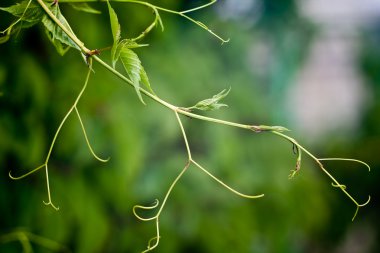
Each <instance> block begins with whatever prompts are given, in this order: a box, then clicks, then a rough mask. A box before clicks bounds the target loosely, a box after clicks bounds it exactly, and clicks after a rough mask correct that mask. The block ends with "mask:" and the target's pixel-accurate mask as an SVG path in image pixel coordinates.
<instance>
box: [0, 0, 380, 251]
mask: <svg viewBox="0 0 380 253" xmlns="http://www.w3.org/2000/svg"><path fill="white" fill-rule="evenodd" d="M322 2H324V1H321V2H319V4H318V1H305V2H302V1H299V2H295V1H291V0H286V1H259V0H251V1H249V0H246V1H243V0H240V1H228V0H225V1H220V2H218V3H217V4H215V5H213V6H212V7H210V8H208V9H205V10H201V11H199V12H196V13H193V14H191V16H192V17H194V18H196V19H199V20H201V21H203V22H204V23H206V24H207V25H208V26H209V27H210V28H211V29H212V30H213V31H214V32H216V33H218V34H220V35H221V36H222V37H225V38H230V39H231V40H230V42H229V43H227V44H224V45H220V42H219V41H218V40H217V39H216V38H214V37H213V36H211V35H210V34H208V33H207V32H206V31H205V30H203V29H201V28H200V27H197V26H195V25H194V24H192V23H190V22H188V21H186V20H184V19H183V18H181V17H178V16H174V15H170V14H164V13H163V14H162V19H163V21H164V25H165V31H164V32H163V33H162V32H161V31H160V30H159V29H156V30H154V32H152V33H151V34H149V35H148V36H147V38H146V39H145V40H144V42H146V43H149V44H150V46H149V47H147V48H141V49H136V52H137V53H138V54H139V56H140V58H141V60H142V63H143V65H144V67H145V69H146V71H147V73H148V75H149V78H150V81H151V84H152V86H153V89H154V90H155V91H156V93H157V94H158V95H159V96H160V97H162V98H163V99H165V100H167V101H169V102H171V103H173V104H175V105H179V106H191V105H193V104H195V103H196V102H197V101H199V100H202V99H204V98H208V97H211V96H212V95H214V94H216V93H218V92H219V91H221V90H222V89H226V88H229V87H231V92H230V94H229V95H228V97H227V98H226V99H225V100H224V102H225V103H227V104H228V105H229V107H228V108H223V109H222V110H220V111H216V112H209V113H207V114H206V115H208V116H213V117H217V118H223V119H226V120H231V121H236V122H242V123H250V124H265V125H282V126H285V127H288V128H290V129H292V132H291V135H292V136H293V137H295V138H296V139H297V140H298V141H299V142H300V143H302V144H304V145H305V146H306V147H307V148H308V149H309V150H311V151H312V152H313V153H314V154H315V155H317V156H319V157H349V158H356V159H361V160H364V161H366V162H367V163H368V164H370V165H371V167H372V171H371V173H368V172H367V171H366V169H365V168H364V167H362V166H360V165H358V164H351V163H347V162H329V163H327V162H326V167H327V168H328V169H329V171H330V172H331V173H332V174H333V175H335V176H336V177H337V178H338V179H339V180H340V182H342V183H344V184H346V185H347V187H348V190H349V192H351V193H352V194H353V196H354V197H356V198H357V199H358V200H359V201H365V200H366V199H367V196H368V194H370V195H371V197H372V202H371V203H370V204H369V205H368V206H366V207H364V208H362V209H360V211H359V214H358V216H357V218H356V220H355V221H354V222H351V218H352V215H353V213H354V211H355V205H354V204H353V203H352V202H351V201H350V200H349V199H348V198H347V197H346V196H345V195H344V194H343V193H342V192H341V191H339V190H338V189H336V188H333V187H331V185H330V183H331V182H330V180H329V179H328V178H327V177H326V176H325V175H324V174H323V173H322V172H321V171H320V170H319V168H318V167H317V166H316V165H315V164H313V163H312V162H311V161H310V159H308V158H307V157H306V156H304V160H303V164H302V169H301V172H300V173H299V174H298V175H297V176H296V178H294V179H292V180H289V179H288V174H289V173H290V172H289V171H290V170H291V169H293V168H294V166H295V159H296V157H295V155H294V154H293V153H292V147H291V144H290V143H288V142H286V141H284V140H282V139H279V138H278V137H276V136H272V135H270V134H266V133H260V134H255V133H252V132H246V131H243V130H241V129H234V128H231V127H226V126H220V125H215V124H210V123H205V122H201V121H198V120H194V119H192V120H191V119H188V118H183V123H184V125H185V128H186V130H187V134H188V138H189V142H190V146H191V148H192V152H193V157H194V159H195V160H196V161H198V162H199V163H201V164H202V165H204V166H205V167H206V168H208V169H209V170H210V171H211V172H212V173H214V174H215V175H216V176H218V177H219V178H222V179H223V180H224V182H226V183H228V184H229V185H231V186H232V187H234V188H236V189H239V190H241V191H242V192H244V193H253V194H259V193H265V197H264V198H262V199H258V200H247V199H241V198H239V197H238V196H236V195H233V194H232V193H231V192H229V191H227V190H225V189H224V188H222V187H221V186H220V185H218V184H217V183H215V182H214V181H213V180H212V179H211V178H209V177H208V176H207V175H206V174H204V173H202V172H201V171H200V170H198V169H197V168H196V167H194V166H193V167H191V168H190V170H189V171H188V172H187V173H186V174H185V175H184V177H183V178H182V179H181V180H180V181H179V183H178V184H177V186H176V187H175V189H174V191H173V192H172V195H171V196H170V198H169V200H168V202H167V205H166V206H165V209H164V211H163V213H162V217H161V220H160V226H161V236H162V237H161V242H160V245H159V247H158V248H157V250H156V252H291V253H296V252H339V253H340V252H380V244H379V239H380V238H379V236H380V226H379V219H378V213H379V205H378V202H377V197H378V192H379V189H378V187H377V186H378V185H377V184H378V180H379V177H380V175H379V167H380V156H379V147H380V128H379V125H380V100H379V96H380V85H379V83H380V47H379V45H380V44H379V43H380V14H379V13H380V12H379V11H377V12H376V10H379V8H378V7H379V6H378V4H377V5H376V4H374V6H371V2H376V1H367V2H366V3H367V5H368V6H365V7H366V8H364V7H363V6H361V8H355V5H352V8H351V9H352V10H351V12H349V11H350V9H349V8H348V7H347V6H349V4H348V3H345V1H338V2H337V3H334V4H332V5H331V6H329V3H327V4H326V5H324V4H322ZM349 2H354V1H349ZM202 3H203V2H202V1H175V0H165V1H159V3H157V4H158V5H160V6H165V7H167V8H170V9H175V10H182V9H187V8H192V7H194V6H197V5H199V4H202ZM339 3H340V4H339ZM12 4H13V1H10V0H6V1H4V0H3V1H2V2H1V6H9V5H12ZM351 4H352V3H351ZM112 5H113V7H114V9H115V10H116V12H117V13H118V16H119V21H120V23H121V27H122V37H123V38H125V37H134V36H136V35H138V34H139V33H140V32H141V31H142V30H143V29H145V27H146V25H148V24H149V22H150V21H151V20H152V18H153V16H152V13H151V11H150V10H149V9H147V8H145V7H141V6H138V5H133V4H122V3H113V4H112ZM60 6H61V9H62V12H63V14H64V15H65V16H66V18H67V19H68V21H69V23H70V24H71V26H72V28H73V30H74V31H75V32H76V33H77V35H78V37H79V38H80V39H81V40H82V41H84V42H85V44H86V46H87V47H88V48H103V47H107V46H109V45H111V44H112V36H111V32H110V26H109V17H108V11H107V9H106V8H105V7H106V6H105V4H101V3H98V4H93V5H92V6H94V7H96V8H97V9H99V10H101V11H102V14H101V15H92V14H86V13H81V12H78V11H76V10H74V9H73V8H71V7H70V6H68V5H66V4H63V3H61V4H60ZM329 7H331V8H329ZM334 7H335V8H334ZM343 7H345V8H343ZM375 7H376V8H375ZM347 8H348V9H349V10H348V14H347V13H346V14H342V10H347ZM363 9H364V10H363ZM326 10H328V11H327V12H326ZM334 10H335V11H336V10H339V11H337V12H336V13H335V12H334ZM365 11H369V12H370V14H371V15H367V13H366V12H365ZM343 12H344V11H343ZM363 13H364V14H363ZM359 14H360V15H363V16H360V15H359ZM0 15H1V16H0V17H1V18H0V19H1V21H0V23H1V24H0V25H1V27H0V28H1V30H3V29H5V28H6V27H7V25H9V24H10V22H11V21H12V20H14V18H13V17H12V16H10V15H8V14H7V13H5V12H1V13H0ZM345 15H346V16H345ZM350 15H351V16H350ZM342 48H343V49H342ZM100 57H101V58H103V59H104V60H106V61H107V62H109V59H110V56H109V52H103V53H102V54H101V55H100ZM339 57H341V58H339ZM342 57H343V58H342ZM342 59H343V60H342ZM120 67H121V66H118V68H120ZM86 69H87V68H86V65H85V64H84V63H83V61H82V59H81V57H80V55H79V54H78V52H77V51H75V50H70V51H69V52H68V53H67V54H66V55H65V56H63V57H61V56H59V55H58V54H57V53H56V51H55V49H54V47H53V46H52V45H51V44H50V42H49V41H48V39H47V37H46V36H45V34H44V31H43V29H42V27H41V26H36V27H33V28H30V29H27V30H24V31H22V32H21V33H20V34H18V35H17V36H15V37H13V38H12V39H11V40H10V41H9V42H7V43H6V44H1V45H0V164H1V167H0V168H1V173H0V236H1V235H6V234H9V233H10V232H12V231H15V230H17V229H23V230H25V231H29V232H31V233H33V234H37V235H40V236H43V237H46V238H49V239H51V240H54V241H55V242H58V243H60V244H62V245H65V246H66V247H67V248H69V249H70V251H71V252H78V253H90V252H140V251H141V250H143V249H145V248H146V245H147V242H148V240H149V239H150V238H151V237H153V236H154V235H155V227H154V223H153V222H151V223H149V222H141V221H139V220H137V219H136V218H135V217H134V216H133V213H132V207H133V206H134V205H135V204H150V203H152V202H153V201H154V199H156V198H157V199H160V200H162V198H163V197H164V195H165V193H166V191H167V189H168V187H169V186H170V184H171V182H172V181H173V180H174V178H175V177H176V175H177V174H178V173H179V172H180V170H181V169H182V168H183V166H184V165H185V163H186V150H185V147H184V143H183V140H182V137H181V134H180V130H179V127H178V125H177V123H176V120H175V115H174V114H173V113H172V112H171V111H168V110H167V109H165V108H163V107H162V106H160V105H158V104H156V103H154V102H152V101H150V100H148V99H145V100H146V102H147V105H146V106H144V105H142V104H141V103H140V102H139V101H138V99H137V96H136V95H135V92H134V91H133V89H131V88H130V87H127V85H125V84H124V83H122V82H121V81H120V80H119V79H118V78H116V77H115V76H113V75H112V74H110V73H109V72H107V71H106V70H104V69H103V68H102V67H101V66H100V65H98V64H94V71H95V74H94V75H92V76H91V78H90V83H89V86H88V89H87V91H86V93H85V94H84V96H83V98H82V99H81V101H80V102H79V105H78V108H79V111H80V112H81V115H82V119H83V121H84V124H85V125H86V128H87V132H88V135H89V137H90V141H91V142H92V144H93V146H94V149H95V151H96V152H97V153H98V154H100V155H102V156H103V157H107V156H110V157H111V159H110V161H109V162H108V163H105V164H102V163H99V162H98V161H96V160H94V159H93V158H92V156H91V154H90V153H89V151H88V149H87V147H86V144H85V140H84V137H83V135H82V132H81V128H80V125H79V122H78V120H77V119H76V117H75V115H74V114H73V115H71V116H70V118H69V119H68V121H67V122H66V124H65V125H64V127H63V129H62V132H61V133H60V135H59V138H58V140H57V142H56V146H55V148H54V151H53V153H52V157H51V159H50V163H49V176H50V184H51V192H52V198H53V202H54V203H55V204H56V205H58V206H59V207H60V210H59V211H58V212H57V211H54V210H53V209H52V208H50V207H45V206H44V205H43V203H42V200H45V201H46V200H47V193H46V179H45V174H44V172H43V171H42V170H41V171H39V172H37V173H35V174H33V175H31V176H29V177H28V178H25V179H23V180H19V181H12V180H11V179H10V178H9V177H8V172H9V170H12V172H13V174H15V175H20V174H22V173H24V172H27V171H29V170H31V169H32V168H35V167H37V166H39V165H40V164H42V163H43V161H44V159H45V157H46V154H47V151H48V148H49V145H50V142H51V140H52V138H53V136H54V133H55V131H56V129H57V127H58V125H59V123H60V121H61V120H62V118H63V116H64V115H65V113H66V112H67V111H68V110H69V108H70V107H71V105H72V104H73V102H74V100H75V98H76V96H77V94H78V92H79V90H80V88H81V87H82V85H83V82H84V79H85V73H86ZM120 70H121V68H120ZM342 73H343V74H342ZM345 73H346V74H347V73H348V76H345V75H344V74H345ZM338 84H339V85H338ZM346 84H347V86H345V85H346ZM313 85H314V86H313ZM340 101H344V103H343V102H340ZM342 108H343V109H342ZM0 238H1V237H0ZM21 249H22V248H21V245H20V243H19V242H16V241H13V242H6V241H5V240H4V238H3V240H2V241H1V239H0V252H20V251H21ZM33 250H34V252H51V250H48V249H45V248H44V247H41V246H40V245H35V244H33Z"/></svg>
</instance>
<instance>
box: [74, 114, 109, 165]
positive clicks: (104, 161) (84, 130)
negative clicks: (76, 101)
mask: <svg viewBox="0 0 380 253" xmlns="http://www.w3.org/2000/svg"><path fill="white" fill-rule="evenodd" d="M75 112H76V114H77V116H78V120H79V123H80V126H81V128H82V131H83V135H84V138H85V139H86V143H87V147H88V149H89V150H90V152H91V154H92V155H93V156H94V157H95V159H96V160H98V161H100V162H103V163H106V162H108V161H109V160H110V157H108V158H107V159H102V158H100V157H99V156H97V155H96V154H95V152H94V150H93V149H92V146H91V144H90V141H89V140H88V137H87V133H86V128H85V127H84V125H83V121H82V118H81V116H80V114H79V111H78V108H77V107H76V106H75Z"/></svg>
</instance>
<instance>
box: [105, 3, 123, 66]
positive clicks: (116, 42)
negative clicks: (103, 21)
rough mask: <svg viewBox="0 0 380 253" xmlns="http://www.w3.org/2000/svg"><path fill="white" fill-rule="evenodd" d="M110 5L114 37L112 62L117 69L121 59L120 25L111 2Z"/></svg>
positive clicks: (109, 10)
mask: <svg viewBox="0 0 380 253" xmlns="http://www.w3.org/2000/svg"><path fill="white" fill-rule="evenodd" d="M107 5H108V12H109V15H110V23H111V31H112V37H113V45H112V48H111V61H112V65H113V67H114V68H115V65H116V62H117V60H118V59H119V52H117V51H118V50H120V46H119V40H120V24H119V19H118V18H117V15H116V12H115V11H114V9H113V8H112V6H111V4H110V3H109V1H107Z"/></svg>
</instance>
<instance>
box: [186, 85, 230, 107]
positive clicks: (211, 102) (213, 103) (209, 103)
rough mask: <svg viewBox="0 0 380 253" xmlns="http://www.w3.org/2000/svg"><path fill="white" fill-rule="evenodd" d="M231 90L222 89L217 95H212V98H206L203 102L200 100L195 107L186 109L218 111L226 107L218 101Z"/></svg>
mask: <svg viewBox="0 0 380 253" xmlns="http://www.w3.org/2000/svg"><path fill="white" fill-rule="evenodd" d="M230 90H231V88H229V89H228V90H227V91H226V90H225V89H224V90H222V91H221V92H219V93H218V94H216V95H214V96H213V97H212V98H208V99H205V100H202V101H200V102H198V103H197V104H196V105H194V106H191V107H188V108H187V109H188V110H192V109H196V110H201V111H213V110H218V109H220V108H221V107H226V106H227V105H226V104H220V103H219V101H220V100H222V99H223V98H225V97H226V96H227V95H228V93H229V92H230Z"/></svg>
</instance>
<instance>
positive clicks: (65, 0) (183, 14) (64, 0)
mask: <svg viewBox="0 0 380 253" xmlns="http://www.w3.org/2000/svg"><path fill="white" fill-rule="evenodd" d="M39 1H42V0H39ZM105 1H107V0H59V2H61V3H75V2H78V3H79V2H80V3H81V2H105ZM111 1H112V2H123V3H134V4H140V5H145V6H147V7H149V8H151V9H153V10H160V11H163V12H167V13H171V14H175V15H179V16H181V17H183V18H185V19H187V20H189V21H190V22H192V23H194V24H196V25H197V26H199V27H201V28H203V29H205V30H206V31H207V32H209V33H211V34H212V35H213V36H215V37H216V38H218V39H219V40H220V41H222V44H223V43H226V42H228V41H229V39H227V40H225V39H223V38H222V37H220V36H219V35H217V34H216V33H214V32H213V31H212V30H210V29H209V28H208V27H207V26H206V25H205V24H203V23H202V22H200V21H196V20H194V19H193V18H191V17H189V16H188V15H186V13H190V12H193V11H197V10H200V9H203V8H206V7H208V6H210V5H212V4H214V3H215V2H216V0H213V1H211V2H209V3H207V4H204V5H201V6H198V7H195V8H192V9H188V10H184V11H174V10H170V9H166V8H163V7H160V6H156V5H154V4H151V3H148V2H144V1H137V0H110V2H111ZM85 52H86V51H85Z"/></svg>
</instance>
